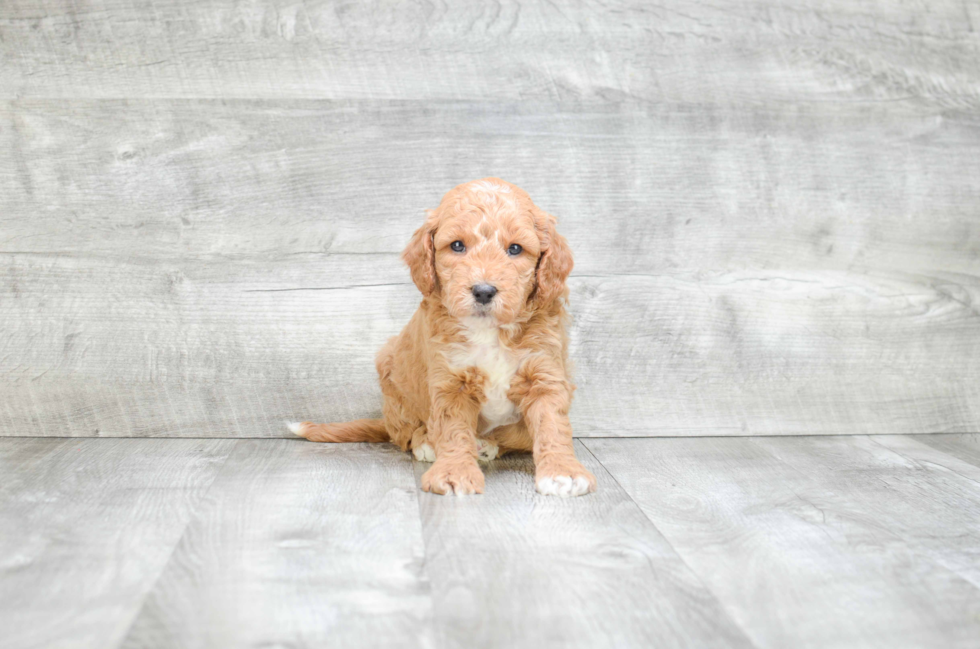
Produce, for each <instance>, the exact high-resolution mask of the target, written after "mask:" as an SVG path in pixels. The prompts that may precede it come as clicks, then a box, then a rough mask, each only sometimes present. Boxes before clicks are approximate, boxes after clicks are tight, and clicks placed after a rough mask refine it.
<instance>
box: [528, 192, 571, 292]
mask: <svg viewBox="0 0 980 649" xmlns="http://www.w3.org/2000/svg"><path fill="white" fill-rule="evenodd" d="M531 215H532V216H533V217H534V229H535V230H537V231H538V238H539V239H540V240H541V255H540V256H539V257H538V268H537V271H536V273H537V275H536V276H535V280H536V282H537V285H536V287H535V289H534V295H533V298H534V300H535V301H537V302H539V303H541V304H547V303H549V302H551V301H552V300H555V299H557V298H558V297H560V296H561V295H562V294H563V293H564V292H565V280H566V279H568V274H569V273H571V272H572V267H573V266H574V265H575V263H574V262H573V261H572V251H571V250H570V249H569V247H568V242H567V241H566V240H565V237H563V236H561V235H560V234H558V230H557V229H556V223H557V221H556V220H555V217H553V216H552V215H550V214H548V213H547V212H544V211H542V210H540V209H539V208H538V207H537V206H535V207H532V208H531Z"/></svg>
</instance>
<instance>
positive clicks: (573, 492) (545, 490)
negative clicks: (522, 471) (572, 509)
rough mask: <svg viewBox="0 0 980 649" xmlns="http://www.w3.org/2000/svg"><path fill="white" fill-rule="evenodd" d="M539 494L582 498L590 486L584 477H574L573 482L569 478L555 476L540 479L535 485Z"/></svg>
mask: <svg viewBox="0 0 980 649" xmlns="http://www.w3.org/2000/svg"><path fill="white" fill-rule="evenodd" d="M535 486H536V487H537V489H538V493H539V494H544V495H545V496H561V497H563V498H567V497H568V496H584V495H585V494H587V493H589V490H590V485H589V481H588V479H587V478H585V477H584V476H576V477H575V479H574V480H573V479H572V477H571V476H567V475H556V476H554V477H553V478H541V479H540V480H538V483H537V485H535Z"/></svg>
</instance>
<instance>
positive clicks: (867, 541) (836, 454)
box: [584, 437, 980, 648]
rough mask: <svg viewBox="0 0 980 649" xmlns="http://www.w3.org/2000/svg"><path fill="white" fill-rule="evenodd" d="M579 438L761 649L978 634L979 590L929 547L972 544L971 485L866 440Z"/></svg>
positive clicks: (968, 638)
mask: <svg viewBox="0 0 980 649" xmlns="http://www.w3.org/2000/svg"><path fill="white" fill-rule="evenodd" d="M584 443H585V444H586V445H587V446H588V448H590V449H591V450H592V451H593V452H594V453H595V454H596V456H597V457H598V458H599V460H600V461H601V462H602V463H603V465H604V466H606V468H607V469H608V470H609V471H610V472H611V473H612V475H613V476H614V477H615V478H616V480H617V481H618V482H619V483H620V484H621V485H622V486H623V488H624V489H625V490H626V492H627V493H629V494H630V496H632V498H633V499H634V500H635V501H636V502H637V503H638V504H639V505H640V507H641V508H642V509H643V511H644V513H645V514H646V515H647V516H648V517H649V518H650V520H651V521H653V522H654V524H655V525H656V526H657V528H658V529H659V530H660V531H661V532H662V533H663V534H664V537H665V538H666V539H667V540H668V541H669V542H670V543H671V544H672V545H673V546H674V548H676V550H677V552H678V553H679V554H680V555H681V557H683V558H684V560H685V561H686V562H687V564H688V565H689V566H690V567H691V568H692V570H694V572H695V573H696V574H698V575H699V577H700V578H701V579H702V580H703V581H704V583H705V584H706V585H707V586H708V588H709V589H710V590H711V591H712V592H713V593H714V594H715V595H716V596H717V597H718V599H719V600H720V602H721V603H722V604H723V606H724V607H725V609H726V611H727V612H728V613H729V614H730V615H731V616H732V617H733V618H734V619H735V620H736V622H737V623H738V624H739V625H740V626H741V627H742V628H744V629H745V631H746V633H747V634H748V635H749V637H750V638H751V639H752V640H753V641H754V642H755V643H756V644H757V645H758V646H760V647H773V648H776V647H787V646H793V647H890V648H892V647H924V646H944V647H954V646H959V647H972V646H975V644H976V638H977V637H980V590H978V589H977V587H976V586H975V585H974V584H972V583H970V581H969V580H968V579H966V578H964V577H963V576H962V575H961V574H960V573H958V572H956V571H954V570H952V569H948V568H947V567H944V565H943V564H942V563H940V562H937V561H936V556H935V554H934V553H930V552H928V547H927V546H928V545H929V544H930V540H929V539H930V536H931V535H933V534H935V535H939V536H940V537H943V538H950V537H952V536H953V535H956V534H960V535H962V540H961V543H960V547H965V546H966V545H968V544H969V543H970V542H971V539H972V544H973V545H977V544H978V543H980V535H978V534H977V532H976V529H975V528H976V526H975V524H973V523H970V522H967V521H964V520H963V519H966V518H971V517H972V520H974V521H975V520H977V517H976V509H975V499H976V498H978V497H980V489H977V488H976V485H973V486H972V487H971V486H969V485H967V484H965V482H966V481H964V482H959V483H957V484H956V485H955V487H953V488H952V491H951V486H950V484H951V483H950V481H949V480H948V479H947V478H946V477H945V476H944V475H943V474H941V473H938V472H932V471H930V470H928V469H927V468H926V467H924V466H921V465H917V466H910V463H909V462H908V461H907V460H904V458H903V459H899V458H898V456H897V455H896V454H894V453H891V452H889V451H888V450H887V449H885V448H884V447H882V446H878V445H876V444H874V442H872V441H870V440H869V439H868V438H864V437H858V438H851V437H835V438H812V437H798V438H752V439H747V438H743V439H719V438H714V439H697V440H694V439H656V440H654V439H649V440H641V439H632V440H598V439H597V440H587V441H586V442H584ZM971 490H972V491H971ZM951 494H952V500H951V501H949V500H948V499H950V498H951ZM903 500H904V501H906V503H905V504H904V505H903V504H902V502H901V501H903ZM933 509H936V510H941V512H942V513H941V514H930V511H931V510H933ZM957 511H958V514H959V518H960V520H959V521H955V520H953V518H954V516H955V512H957ZM939 519H942V520H943V523H944V524H945V526H938V525H937V522H938V520H939ZM920 521H921V522H920Z"/></svg>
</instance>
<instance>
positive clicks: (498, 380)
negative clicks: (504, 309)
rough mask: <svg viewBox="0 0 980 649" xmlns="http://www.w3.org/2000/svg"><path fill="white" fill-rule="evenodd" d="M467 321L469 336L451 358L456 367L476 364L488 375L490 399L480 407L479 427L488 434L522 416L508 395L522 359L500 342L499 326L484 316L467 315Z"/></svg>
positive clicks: (454, 350)
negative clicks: (488, 322) (493, 324)
mask: <svg viewBox="0 0 980 649" xmlns="http://www.w3.org/2000/svg"><path fill="white" fill-rule="evenodd" d="M463 322H464V325H465V326H466V339H467V340H466V342H465V343H461V344H458V345H455V346H454V347H453V348H452V349H451V350H450V351H449V354H448V360H449V363H450V364H451V365H452V366H453V367H456V368H466V367H476V368H478V369H479V370H480V371H482V372H483V373H484V374H486V376H487V383H486V385H485V386H484V396H485V397H486V399H487V400H486V402H485V403H484V404H483V408H482V409H481V410H480V428H479V430H478V431H477V432H478V433H479V434H480V435H485V434H487V433H489V432H490V431H492V430H493V429H494V428H497V427H498V426H506V425H507V424H513V423H515V422H517V421H518V420H519V419H520V413H519V412H518V411H517V406H516V405H514V403H513V402H511V400H510V399H508V398H507V391H508V390H509V389H510V382H511V379H513V378H514V374H516V373H517V368H518V366H519V365H520V359H519V358H518V356H517V354H515V353H514V352H513V351H512V350H510V349H508V348H507V347H505V346H504V345H501V344H500V336H499V334H498V333H497V328H496V327H494V326H492V325H490V324H487V323H485V322H484V320H483V319H482V318H466V319H464V321H463Z"/></svg>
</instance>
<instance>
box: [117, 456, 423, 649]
mask: <svg viewBox="0 0 980 649" xmlns="http://www.w3.org/2000/svg"><path fill="white" fill-rule="evenodd" d="M431 615H432V611H431V600H430V596H429V585H428V581H427V580H426V577H425V574H424V572H423V545H422V533H421V528H420V526H419V510H418V504H417V502H416V496H415V484H414V481H413V473H412V462H411V459H410V456H409V455H408V454H407V453H401V452H400V451H398V450H396V449H395V448H394V447H392V446H388V445H374V446H368V445H350V444H348V445H327V444H311V443H306V442H301V441H297V440H291V441H286V440H238V441H237V442H236V447H235V451H234V453H233V454H232V455H231V457H230V458H229V461H228V464H227V467H226V470H224V471H222V473H221V474H220V475H219V476H218V478H217V479H216V480H215V482H214V484H213V485H212V487H211V490H210V491H209V492H208V495H207V500H206V506H205V507H203V508H202V510H201V511H200V512H199V514H198V515H197V516H196V517H195V518H194V520H193V521H192V522H191V523H190V525H189V526H188V528H187V531H186V533H185V534H184V537H183V538H182V539H181V541H180V543H179V544H178V545H177V548H176V549H175V551H174V553H173V556H172V557H171V559H170V562H169V563H168V564H167V568H166V570H165V571H164V572H163V574H162V575H161V576H160V579H159V581H158V582H157V584H156V586H155V587H154V589H153V591H152V592H151V593H150V595H149V596H148V597H147V598H146V601H145V603H144V605H143V607H142V609H141V610H140V613H139V615H138V617H137V618H136V620H135V621H134V623H133V625H132V628H130V630H129V632H128V634H127V636H126V639H125V641H124V642H123V643H122V645H120V646H122V647H181V648H194V647H216V648H217V647H245V646H249V647H252V646H263V647H265V646H276V647H279V646H290V647H327V646H329V647H355V646H358V647H426V646H431V645H430V644H429V640H428V636H429V629H430V628H431Z"/></svg>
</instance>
